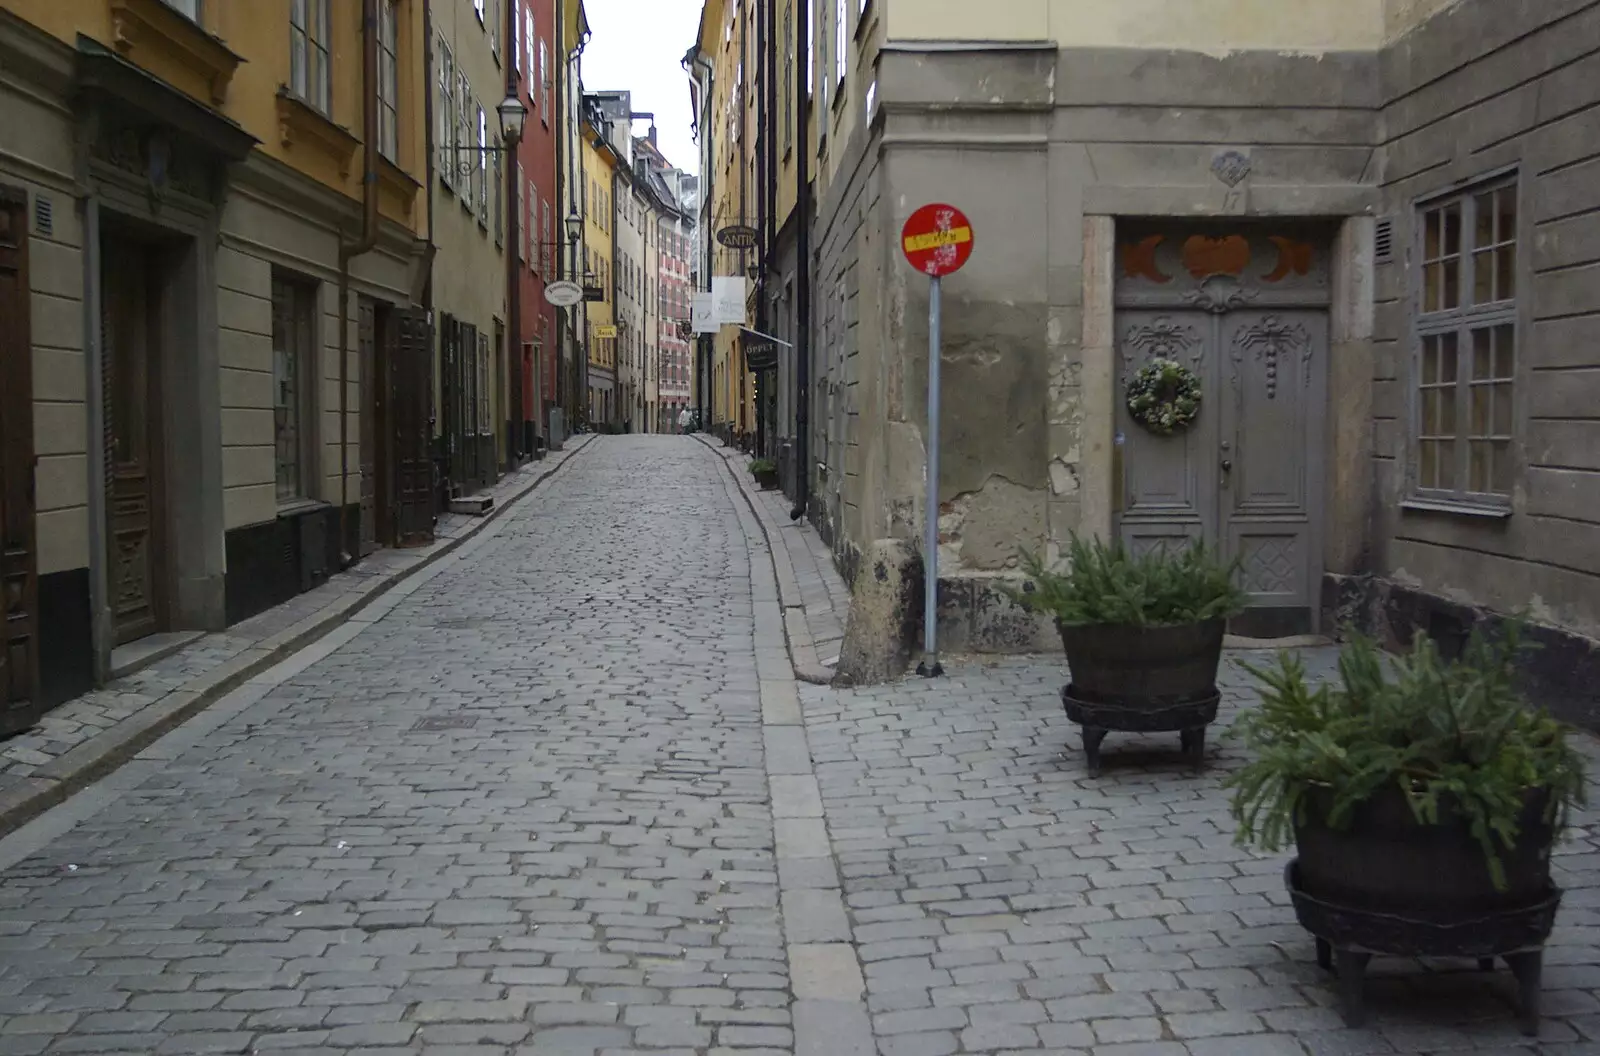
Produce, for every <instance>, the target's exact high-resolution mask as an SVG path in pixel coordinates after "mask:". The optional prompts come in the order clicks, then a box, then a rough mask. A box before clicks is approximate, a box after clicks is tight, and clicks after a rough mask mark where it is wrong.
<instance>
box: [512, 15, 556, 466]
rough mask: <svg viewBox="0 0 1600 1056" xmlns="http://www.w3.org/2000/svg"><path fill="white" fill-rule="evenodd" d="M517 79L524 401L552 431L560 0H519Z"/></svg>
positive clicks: (541, 429) (545, 431)
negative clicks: (523, 112) (522, 120)
mask: <svg viewBox="0 0 1600 1056" xmlns="http://www.w3.org/2000/svg"><path fill="white" fill-rule="evenodd" d="M515 3H516V9H517V37H516V39H517V47H516V49H515V51H516V63H517V72H518V77H517V83H518V85H519V91H520V94H521V96H522V101H523V103H524V104H525V105H526V106H527V108H528V118H527V123H526V125H525V129H524V132H523V136H522V141H521V142H520V143H519V144H518V145H517V200H516V202H515V208H516V210H517V230H518V236H519V238H518V243H519V244H518V246H517V254H518V274H519V275H520V276H521V284H520V285H521V309H522V311H521V314H522V325H521V331H522V332H521V334H520V335H519V336H520V348H521V354H522V390H523V395H522V400H523V406H524V407H525V408H527V412H526V413H527V417H528V426H527V427H529V428H531V426H532V424H533V422H535V421H537V423H538V433H539V435H541V436H546V437H548V436H549V435H550V434H549V427H550V410H551V408H553V407H555V406H556V396H557V390H556V376H557V365H558V364H557V360H558V359H559V358H560V357H559V356H558V354H557V343H556V342H557V338H556V334H557V330H556V309H555V308H552V307H551V306H550V305H549V304H547V303H546V302H545V299H544V289H545V284H546V283H549V282H554V281H555V280H556V279H557V278H558V277H559V269H560V267H561V263H562V262H561V259H560V254H561V252H562V251H563V246H562V244H561V240H562V239H563V237H564V236H563V235H562V230H563V226H562V223H561V218H560V217H559V216H558V215H556V214H557V210H558V206H559V197H558V195H557V187H556V139H557V136H558V135H559V134H560V123H561V114H560V105H559V100H558V98H557V94H556V77H557V76H558V74H557V71H556V53H555V42H556V0H515Z"/></svg>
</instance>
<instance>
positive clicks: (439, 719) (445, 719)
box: [411, 715, 478, 730]
mask: <svg viewBox="0 0 1600 1056" xmlns="http://www.w3.org/2000/svg"><path fill="white" fill-rule="evenodd" d="M477 724H478V720H477V719H474V718H469V717H468V716H466V715H429V716H428V717H427V718H424V719H418V720H417V721H416V722H415V723H413V724H412V726H411V728H412V729H413V730H470V729H472V727H474V726H476V725H477Z"/></svg>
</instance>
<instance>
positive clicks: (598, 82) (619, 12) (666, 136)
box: [583, 0, 701, 172]
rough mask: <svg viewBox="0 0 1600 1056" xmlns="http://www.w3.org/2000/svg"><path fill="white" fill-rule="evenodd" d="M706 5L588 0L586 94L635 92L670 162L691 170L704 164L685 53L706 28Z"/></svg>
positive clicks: (643, 126)
mask: <svg viewBox="0 0 1600 1056" xmlns="http://www.w3.org/2000/svg"><path fill="white" fill-rule="evenodd" d="M700 6H701V0H584V10H586V11H587V12H588V13H589V28H590V29H591V30H592V31H593V36H591V37H590V38H589V43H588V45H587V46H586V47H585V48H584V49H583V87H584V90H586V91H591V92H613V91H631V92H632V93H633V109H634V111H635V112H640V111H643V112H646V113H653V114H655V115H656V133H657V138H658V142H659V143H660V144H661V151H662V153H664V154H665V155H666V156H667V160H668V161H670V162H672V164H673V165H675V166H677V167H678V168H680V169H687V170H688V171H690V172H695V171H696V170H697V169H698V168H699V165H698V164H697V158H698V152H697V150H696V148H695V144H694V139H693V138H692V135H691V132H690V126H691V125H692V123H693V115H692V108H691V107H690V105H689V75H688V74H686V73H684V71H683V54H684V52H686V51H688V50H689V48H690V47H691V46H692V45H693V44H694V41H695V33H696V32H697V31H698V30H699V28H700ZM649 127H650V123H649V122H648V121H640V122H638V123H637V124H635V125H634V128H633V133H634V135H636V136H642V135H644V134H645V132H647V131H648V130H649Z"/></svg>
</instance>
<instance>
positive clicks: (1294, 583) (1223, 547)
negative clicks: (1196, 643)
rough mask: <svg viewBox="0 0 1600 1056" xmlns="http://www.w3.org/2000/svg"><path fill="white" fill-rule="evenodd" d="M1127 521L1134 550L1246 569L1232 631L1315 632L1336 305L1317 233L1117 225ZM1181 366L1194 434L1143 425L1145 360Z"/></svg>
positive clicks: (1120, 423)
mask: <svg viewBox="0 0 1600 1056" xmlns="http://www.w3.org/2000/svg"><path fill="white" fill-rule="evenodd" d="M1119 243H1120V253H1121V261H1120V264H1121V266H1120V268H1119V271H1118V278H1117V291H1116V293H1117V305H1118V311H1117V340H1118V348H1117V359H1116V370H1117V379H1118V380H1117V405H1118V406H1117V435H1118V440H1119V443H1118V447H1117V450H1118V452H1119V461H1120V480H1119V484H1120V497H1121V501H1120V504H1119V526H1118V530H1119V532H1120V534H1121V537H1122V539H1123V540H1124V542H1125V543H1126V544H1127V545H1128V546H1129V547H1130V548H1131V549H1133V550H1135V551H1142V550H1148V549H1150V548H1151V547H1155V546H1161V545H1165V544H1166V543H1167V542H1169V541H1172V540H1183V539H1200V540H1203V541H1205V542H1206V543H1207V545H1210V546H1213V547H1216V548H1217V549H1218V550H1220V551H1221V553H1222V555H1223V556H1224V558H1225V559H1228V560H1232V559H1234V558H1237V559H1238V560H1239V562H1240V576H1241V583H1242V585H1243V586H1244V588H1245V589H1246V590H1247V591H1248V592H1249V593H1250V597H1251V607H1250V609H1249V610H1248V611H1246V612H1245V613H1244V614H1243V615H1241V616H1240V617H1238V618H1236V619H1235V620H1234V621H1233V624H1232V630H1233V631H1234V633H1237V634H1244V635H1248V636H1251V637H1279V636H1283V635H1289V634H1300V633H1306V632H1309V631H1311V630H1313V629H1314V627H1315V626H1316V623H1317V610H1318V607H1319V600H1320V593H1321V580H1322V533H1321V522H1322V512H1323V501H1324V476H1325V469H1324V459H1325V457H1326V441H1325V438H1324V436H1323V431H1324V423H1325V421H1326V404H1327V392H1326V379H1327V356H1328V315H1327V307H1326V306H1327V303H1328V299H1329V283H1328V263H1327V251H1326V246H1327V244H1328V242H1327V239H1326V236H1325V235H1324V234H1323V233H1322V232H1321V231H1316V230H1306V229H1284V230H1280V229H1274V230H1261V231H1243V232H1241V231H1240V230H1238V229H1237V228H1235V229H1226V230H1219V229H1215V228H1204V229H1187V230H1180V231H1173V230H1172V229H1170V228H1168V229H1164V230H1157V229H1154V228H1149V227H1144V226H1139V225H1129V226H1128V227H1127V228H1125V229H1123V230H1122V231H1120V232H1119ZM1155 359H1168V360H1175V361H1176V362H1178V363H1179V364H1181V365H1182V366H1184V367H1185V368H1187V369H1188V370H1190V371H1191V372H1192V373H1193V375H1194V377H1195V379H1196V380H1197V381H1198V383H1199V386H1200V393H1201V402H1200V410H1199V413H1198V415H1197V416H1196V417H1195V419H1194V420H1193V422H1192V423H1190V424H1189V425H1188V427H1187V428H1184V429H1181V430H1179V431H1176V432H1174V433H1173V434H1171V435H1162V434H1161V433H1160V432H1158V431H1153V430H1152V429H1150V428H1148V427H1147V426H1146V425H1144V424H1141V423H1140V422H1137V421H1135V420H1134V417H1133V415H1132V414H1130V412H1129V411H1128V407H1127V398H1126V390H1127V385H1128V382H1129V380H1130V379H1131V378H1132V377H1133V376H1134V375H1135V374H1136V373H1137V372H1138V371H1139V370H1140V368H1141V367H1143V366H1145V365H1146V364H1148V363H1149V362H1150V361H1152V360H1155Z"/></svg>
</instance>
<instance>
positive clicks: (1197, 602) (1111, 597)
mask: <svg viewBox="0 0 1600 1056" xmlns="http://www.w3.org/2000/svg"><path fill="white" fill-rule="evenodd" d="M1020 559H1021V564H1022V570H1023V571H1024V572H1025V573H1026V574H1027V576H1028V580H1029V587H1025V588H1023V589H1018V588H1016V587H1012V586H1009V585H1006V586H1001V587H1000V589H1001V590H1002V591H1003V592H1004V593H1005V594H1006V596H1007V597H1009V598H1011V599H1012V600H1013V601H1015V602H1017V603H1018V604H1019V605H1022V606H1025V607H1026V608H1029V609H1033V610H1034V611H1036V612H1043V613H1046V614H1047V615H1050V616H1053V617H1055V620H1056V622H1057V623H1058V624H1060V625H1061V626H1064V627H1081V626H1085V625H1089V624H1118V625H1124V626H1132V627H1165V626H1173V625H1177V624H1188V623H1203V622H1205V621H1207V620H1214V619H1219V618H1225V617H1228V616H1232V615H1233V614H1234V613H1236V612H1238V611H1240V610H1241V609H1243V608H1244V605H1245V601H1246V596H1245V593H1244V591H1242V590H1240V589H1239V587H1238V585H1237V584H1236V583H1235V581H1234V580H1235V573H1236V572H1237V562H1235V563H1233V564H1224V563H1222V562H1221V561H1219V560H1218V559H1217V558H1216V557H1215V555H1213V554H1212V553H1211V551H1209V550H1207V549H1206V548H1205V547H1204V546H1202V545H1200V544H1199V543H1194V544H1192V545H1190V546H1187V547H1183V548H1177V547H1157V548H1156V549H1154V550H1151V551H1149V552H1147V553H1143V554H1133V553H1130V552H1129V551H1128V549H1127V548H1126V547H1124V546H1123V545H1122V543H1121V542H1120V541H1119V542H1114V543H1106V542H1104V541H1102V540H1100V539H1098V538H1090V539H1083V538H1081V537H1080V536H1078V535H1076V534H1074V535H1073V536H1072V539H1071V541H1070V542H1069V544H1068V547H1067V568H1066V571H1064V572H1057V571H1054V570H1052V569H1050V568H1049V567H1047V566H1046V565H1045V562H1044V559H1043V558H1041V557H1040V556H1039V555H1038V554H1037V553H1032V552H1029V551H1023V552H1022V553H1021V555H1020Z"/></svg>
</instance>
